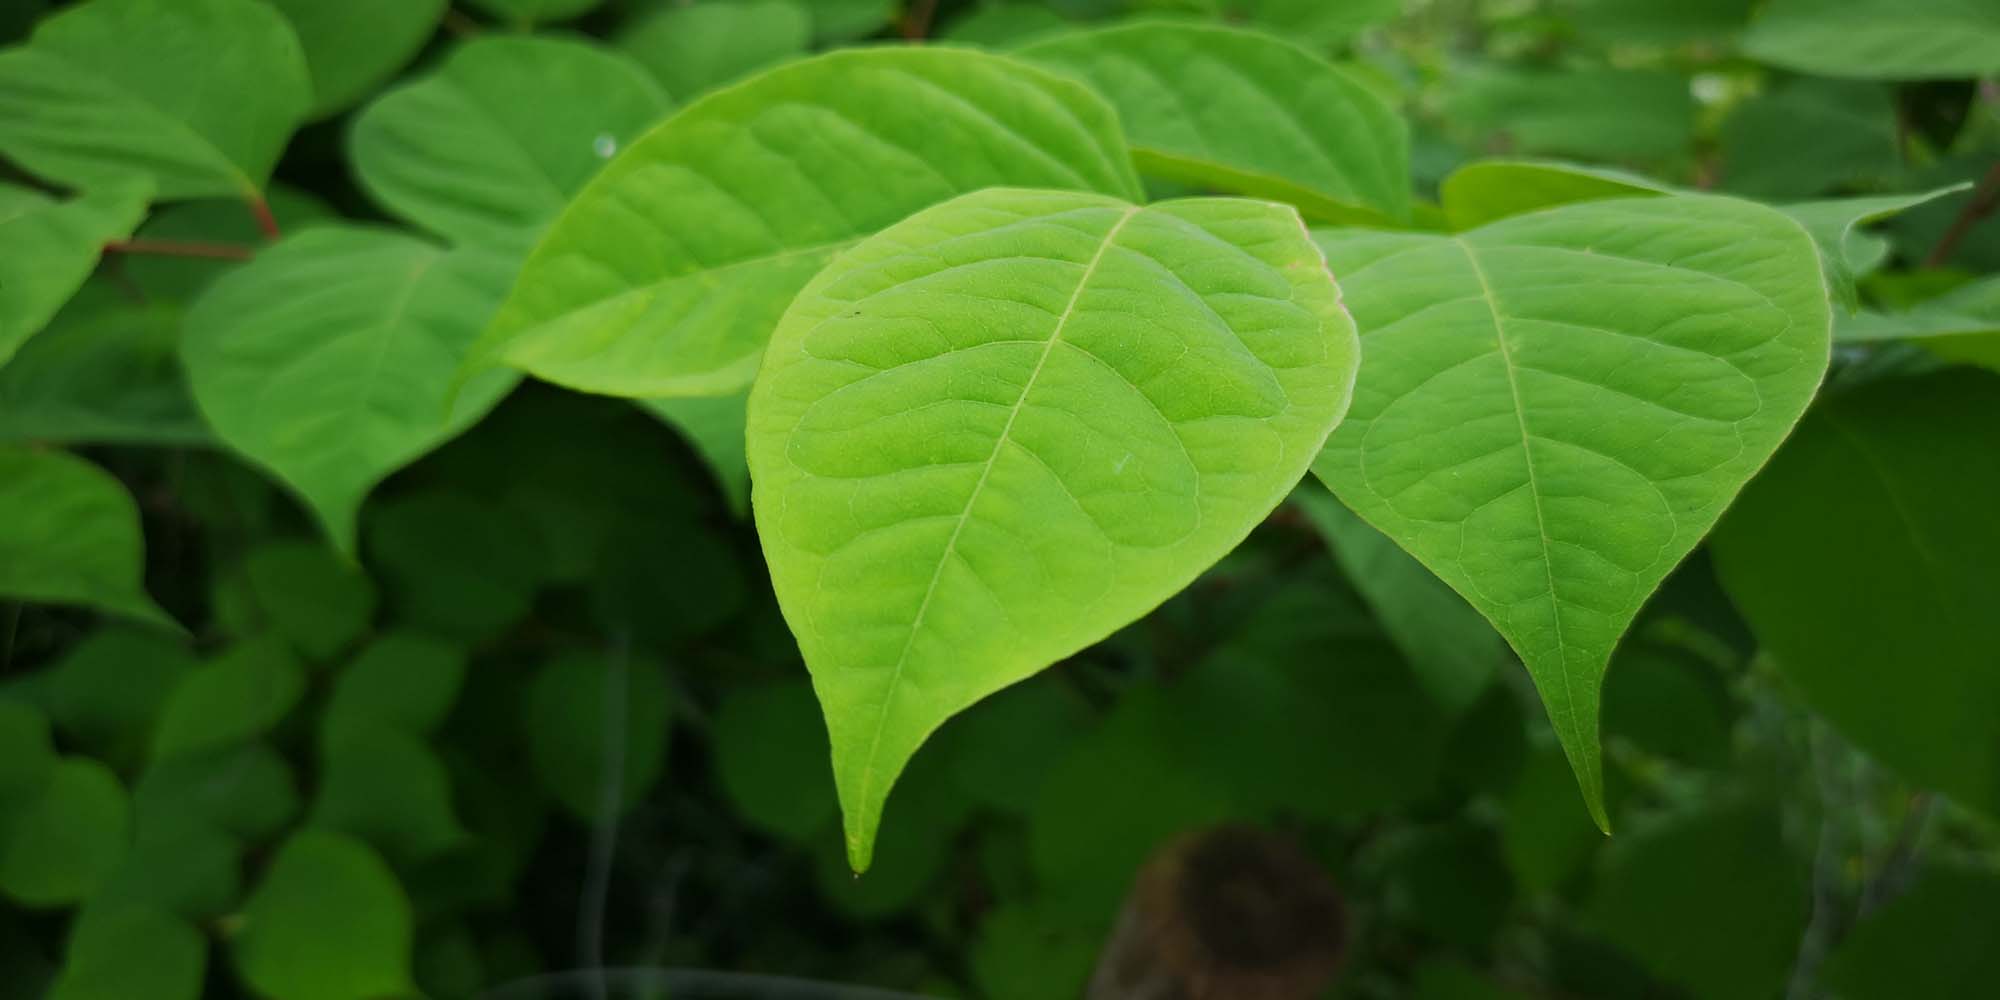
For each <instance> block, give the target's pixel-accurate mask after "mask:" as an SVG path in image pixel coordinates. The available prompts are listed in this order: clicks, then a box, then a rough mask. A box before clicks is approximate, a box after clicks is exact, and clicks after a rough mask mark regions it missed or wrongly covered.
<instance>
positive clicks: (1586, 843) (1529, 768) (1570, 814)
mask: <svg viewBox="0 0 2000 1000" xmlns="http://www.w3.org/2000/svg"><path fill="white" fill-rule="evenodd" d="M1564 764H1565V758H1564V755H1563V754H1562V753H1561V752H1560V751H1559V750H1558V748H1556V747H1553V746H1549V745H1547V744H1540V745H1537V746H1535V747H1534V748H1533V749H1532V750H1531V751H1530V753H1529V754H1528V759H1527V762H1526V764H1525V766H1523V767H1522V769H1521V774H1520V778H1519V779H1518V780H1517V781H1516V782H1515V784H1514V787H1513V788H1512V789H1511V790H1509V791H1508V793H1507V797H1506V800H1505V801H1504V802H1503V803H1502V809H1503V810H1504V813H1503V820H1502V826H1501V842H1502V846H1503V847H1504V848H1505V851H1506V855H1507V867H1508V868H1509V869H1510V870H1512V871H1513V873H1514V878H1515V880H1516V881H1517V882H1519V883H1520V884H1521V886H1522V887H1523V888H1525V889H1527V890H1529V891H1531V892H1540V893H1546V892H1553V891H1555V890H1557V889H1560V888H1561V887H1562V886H1563V885H1564V884H1565V883H1567V882H1569V880H1570V879H1572V878H1574V877H1575V876H1576V875H1577V874H1578V873H1579V872H1581V871H1582V870H1583V868H1584V866H1585V865H1586V864H1587V863H1588V862H1589V861H1590V858H1591V855H1593V854H1595V853H1596V851H1597V850H1598V848H1599V847H1601V846H1603V844H1604V843H1605V837H1604V835H1603V834H1602V833H1601V832H1599V831H1598V829H1597V828H1596V827H1595V826H1593V825H1592V822H1593V820H1592V817H1591V815H1590V814H1589V813H1587V812H1585V811H1584V810H1583V809H1582V808H1579V805H1580V804H1579V803H1578V802H1577V800H1576V794H1575V791H1574V790H1575V787H1576V780H1575V778H1574V777H1572V776H1571V772H1570V769H1569V768H1568V767H1565V766H1564ZM1615 789H1616V786H1613V790H1614V791H1615ZM1606 812H1607V814H1608V812H1609V810H1608V809H1607V810H1606Z"/></svg>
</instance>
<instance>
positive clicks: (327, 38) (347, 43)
mask: <svg viewBox="0 0 2000 1000" xmlns="http://www.w3.org/2000/svg"><path fill="white" fill-rule="evenodd" d="M266 2H267V3H270V4H272V5H274V6H276V7H277V8H278V9H279V10H281V11H283V12H284V13H285V19H286V20H287V21H289V22H291V25H292V31H293V32H294V33H296V34H297V35H298V39H299V46H300V50H301V51H302V53H303V54H304V56H305V60H306V70H307V71H308V73H309V74H310V75H311V77H312V92H313V100H312V115H313V117H315V118H324V117H326V116H327V115H330V114H332V113H334V112H336V111H340V110H342V109H344V108H346V107H347V106H348V105H350V104H353V103H354V102H356V101H358V100H360V99H361V98H362V96H364V95H366V94H367V93H368V92H369V91H371V90H373V89H375V88H376V87H377V86H379V85H380V84H381V83H382V82H383V81H384V80H387V79H389V78H390V77H391V76H394V75H395V73H396V71H397V70H398V69H401V68H402V67H403V65H404V64H405V63H408V62H409V61H410V60H411V59H413V58H415V57H416V54H417V52H418V50H420V49H422V48H423V46H424V42H426V41H428V40H429V39H430V37H431V33H432V32H434V31H436V30H437V26H438V21H439V19H441V18H442V17H444V11H445V7H446V6H448V2H447V0H344V2H342V3H327V2H325V0H266Z"/></svg>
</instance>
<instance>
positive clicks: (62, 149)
mask: <svg viewBox="0 0 2000 1000" xmlns="http://www.w3.org/2000/svg"><path fill="white" fill-rule="evenodd" d="M311 100H312V84H311V83H310V82H309V81H308V80H307V77H306V64H305V56H304V55H303V54H302V53H301V51H300V49H299V42H298V38H297V37H296V36H295V35H293V34H292V29H291V26H290V25H288V24H286V23H285V19H284V17H283V16H282V15H280V14H279V13H278V12H277V11H276V10H274V9H272V8H271V7H269V6H266V5H265V4H263V3H259V2H257V0H88V2H86V3H80V4H76V5H75V6H71V7H67V8H65V9H64V10H62V11H61V12H59V13H57V14H55V15H54V16H52V17H49V18H47V19H45V20H43V21H42V22H41V23H40V24H39V25H37V26H36V27H35V33H34V35H33V36H32V37H31V38H29V40H28V42H27V44H25V45H23V46H20V47H17V48H11V49H7V50H5V51H0V155H4V156H5V157H7V158H8V159H11V160H13V161H14V162H16V163H18V164H20V165H21V166H22V167H24V168H26V169H27V170H28V171H29V172H30V173H34V174H36V175H39V176H41V177H45V178H48V179H49V180H52V181H56V182H58V183H61V184H65V185H69V186H72V187H81V188H94V187H98V186H101V185H103V184H105V183H107V182H111V181H122V180H124V179H128V178H131V177H133V176H140V177H145V178H148V179H150V180H151V181H152V182H153V187H154V188H155V189H156V191H157V193H158V195H159V197H160V198H162V199H176V198H202V197H253V198H254V197H256V195H257V193H258V192H259V191H260V190H262V189H263V187H264V182H265V181H267V180H269V179H270V176H271V168H272V166H273V165H275V164H276V163H277V162H278V154H279V152H280V151H281V150H282V149H283V148H284V145H285V140H286V139H287V138H288V137H289V136H290V135H291V133H292V129H293V127H294V126H296V125H297V124H298V123H299V121H300V120H301V119H303V118H304V117H305V114H306V109H307V107H308V106H309V104H310V102H311Z"/></svg>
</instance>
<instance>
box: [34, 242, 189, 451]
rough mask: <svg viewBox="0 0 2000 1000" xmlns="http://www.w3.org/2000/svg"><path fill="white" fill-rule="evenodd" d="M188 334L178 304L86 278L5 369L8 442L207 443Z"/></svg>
mask: <svg viewBox="0 0 2000 1000" xmlns="http://www.w3.org/2000/svg"><path fill="white" fill-rule="evenodd" d="M4 266H5V265H4V264H0V267H4ZM0 280H4V279H0ZM180 330H181V310H180V308H179V307H178V306H175V305H170V304H166V303H157V302H147V303H138V302H132V301H130V300H129V299H127V298H126V297H125V296H124V295H123V294H121V293H120V292H119V291H118V290H117V289H115V288H113V287H111V286H110V285H109V284H108V283H99V282H88V283H86V284H85V285H84V286H83V289H82V290H81V291H79V292H78V293H77V296H76V297H75V298H73V299H71V300H70V302H69V304H68V305H67V306H65V307H63V311H62V312H60V313H57V314H56V317H55V319H53V320H51V321H50V322H49V325H48V327H47V328H45V329H44V330H43V331H42V332H41V333H40V334H37V335H36V336H35V338H34V339H33V340H30V341H28V343H27V344H26V345H24V346H23V347H22V348H21V351H20V353H19V354H16V355H15V356H14V360H12V361H10V362H8V363H7V365H6V367H5V368H0V440H9V441H45V442H49V443H54V444H69V443H89V444H154V445H198V444H206V443H207V442H208V441H209V440H210V437H209V433H208V427H207V425H205V424H203V423H202V422H201V414H200V413H198V412H197V411H196V410H195V408H194V400H193V399H192V398H191V397H189V395H188V390H187V379H186V378H185V376H183V375H182V373H181V366H180V357H179V349H180Z"/></svg>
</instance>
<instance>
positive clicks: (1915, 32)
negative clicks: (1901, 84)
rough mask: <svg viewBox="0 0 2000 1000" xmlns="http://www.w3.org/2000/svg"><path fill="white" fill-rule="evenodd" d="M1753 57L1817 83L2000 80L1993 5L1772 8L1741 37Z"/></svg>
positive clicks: (1955, 1)
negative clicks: (1832, 79) (1821, 79)
mask: <svg viewBox="0 0 2000 1000" xmlns="http://www.w3.org/2000/svg"><path fill="white" fill-rule="evenodd" d="M1743 48H1744V51H1746V52H1748V53H1749V54H1750V55H1751V56H1752V57H1754V58H1757V59H1762V60H1763V61H1765V62H1768V63H1772V64H1774V65H1778V66H1783V67H1785V68H1786V69H1791V70H1797V71H1799V72H1801V73H1811V74H1814V75H1817V76H1846V77H1861V78H1866V79H1876V80H1937V79H1950V78H1953V77H1966V76H1982V75H1986V74H1990V73H1995V72H2000V6H1996V5H1994V4H1993V3H1992V2H1991V0H1771V2H1770V3H1768V4H1765V5H1764V8H1763V10H1761V11H1760V12H1759V13H1758V15H1757V19H1756V20H1755V21H1753V22H1751V25H1750V29H1749V31H1747V32H1746V33H1745V34H1744V36H1743Z"/></svg>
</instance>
